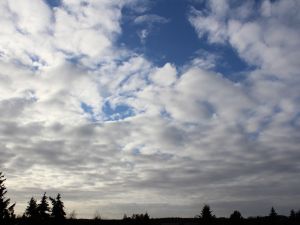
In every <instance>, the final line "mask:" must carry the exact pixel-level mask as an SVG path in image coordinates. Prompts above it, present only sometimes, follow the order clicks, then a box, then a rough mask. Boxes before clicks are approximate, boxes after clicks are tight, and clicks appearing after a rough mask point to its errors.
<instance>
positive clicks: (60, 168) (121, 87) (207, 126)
mask: <svg viewBox="0 0 300 225" xmlns="http://www.w3.org/2000/svg"><path fill="white" fill-rule="evenodd" d="M135 4H136V3H135V2H134V1H129V0H128V1H109V0H101V1H92V0H91V1H75V0H64V1H62V4H61V5H59V6H58V7H52V8H51V7H50V6H49V5H47V4H46V3H45V2H44V1H42V0H36V1H34V2H32V1H25V0H22V1H18V0H14V1H12V0H10V1H8V0H7V1H1V3H0V27H1V31H0V140H1V141H0V154H1V158H0V165H1V168H2V170H3V171H4V172H5V174H6V176H7V177H8V180H7V186H8V189H9V194H10V195H11V196H12V199H13V200H15V201H17V203H18V204H17V210H18V213H22V211H23V210H24V209H25V205H26V202H27V201H28V200H29V199H30V197H31V195H34V196H36V197H39V194H42V193H43V191H47V192H48V193H49V194H55V193H57V192H61V193H62V196H63V198H64V200H65V202H66V206H67V208H68V209H70V211H71V210H73V209H75V210H76V211H77V212H78V214H79V215H80V216H82V217H92V216H93V213H92V212H93V210H97V209H99V210H100V211H101V212H102V213H103V216H104V217H116V218H118V217H121V216H122V215H123V213H127V214H130V213H133V212H135V213H137V212H144V211H148V212H149V213H150V215H152V216H157V217H159V216H191V217H193V216H194V215H196V214H197V213H198V211H199V210H200V208H201V206H202V204H204V203H209V204H211V206H212V208H213V209H215V213H216V214H217V215H228V214H229V213H230V212H231V211H232V210H234V209H236V208H240V209H241V211H242V213H243V214H245V215H256V214H258V213H261V212H263V211H265V212H266V213H267V212H268V210H269V208H270V206H272V205H274V206H275V207H277V208H278V209H279V210H281V211H280V212H282V213H287V210H289V209H290V208H293V207H295V208H297V207H298V208H299V205H298V204H299V203H298V202H297V201H296V200H297V199H298V198H299V196H300V193H299V190H300V189H299V187H300V182H299V181H298V180H297V179H296V177H297V175H299V172H300V167H299V159H300V152H299V144H300V143H299V140H300V94H299V93H300V92H299V87H300V78H299V71H300V70H299V69H300V66H299V63H298V59H299V58H300V41H299V40H298V39H299V38H298V37H299V35H300V30H299V27H298V26H299V22H300V21H299V20H300V18H299V13H298V11H299V9H300V6H299V3H298V2H297V1H296V0H295V1H293V0H289V1H275V2H273V3H271V2H270V1H264V2H263V3H262V4H257V3H255V1H253V2H252V1H249V2H247V3H241V4H236V3H235V1H232V2H231V1H222V2H220V1H215V0H211V1H209V3H207V6H206V8H205V9H202V10H199V9H196V8H193V7H191V8H190V11H189V14H188V17H187V19H188V20H189V21H190V23H191V25H192V26H193V27H194V28H195V31H196V33H197V35H198V37H199V38H201V39H203V41H208V42H209V43H210V44H212V45H229V46H231V47H232V48H233V49H234V50H235V51H236V52H237V53H238V55H239V57H241V59H243V60H244V61H245V62H246V63H247V64H249V65H251V66H252V67H253V70H251V71H245V72H244V74H243V76H244V79H242V80H240V81H238V82H233V81H232V80H230V79H228V77H225V76H223V75H222V74H221V73H216V72H214V70H213V68H214V66H213V64H214V63H216V62H215V61H213V60H210V61H207V59H206V58H203V57H200V56H199V57H196V58H194V59H192V60H191V62H189V63H187V64H186V66H184V67H183V68H178V67H176V65H173V64H171V63H166V64H165V65H164V66H161V67H158V66H156V65H154V64H153V63H152V62H150V61H149V60H147V59H145V57H143V55H139V54H137V53H135V52H133V51H132V50H130V49H126V48H124V47H122V46H121V47H120V46H118V45H117V39H118V37H119V36H120V35H122V30H121V26H120V24H121V23H122V9H123V7H134V6H135ZM149 20H150V22H151V23H165V22H167V20H166V19H165V18H163V17H158V16H155V15H146V14H145V15H144V16H142V17H141V16H140V17H136V19H135V22H136V23H139V24H141V23H144V22H145V21H148V22H149ZM82 205H85V208H82ZM165 210H166V211H165Z"/></svg>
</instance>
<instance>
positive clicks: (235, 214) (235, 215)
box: [230, 210, 243, 221]
mask: <svg viewBox="0 0 300 225" xmlns="http://www.w3.org/2000/svg"><path fill="white" fill-rule="evenodd" d="M242 218H243V217H242V214H241V213H240V212H239V211H237V210H235V211H234V212H233V213H232V214H231V215H230V219H231V220H233V221H239V220H241V219H242Z"/></svg>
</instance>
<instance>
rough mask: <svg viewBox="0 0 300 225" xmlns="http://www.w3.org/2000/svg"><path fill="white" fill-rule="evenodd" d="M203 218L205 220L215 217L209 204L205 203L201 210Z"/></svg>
mask: <svg viewBox="0 0 300 225" xmlns="http://www.w3.org/2000/svg"><path fill="white" fill-rule="evenodd" d="M201 218H202V219H203V220H205V221H210V220H212V219H213V218H214V216H213V215H212V211H211V210H210V207H209V205H204V207H203V208H202V211H201Z"/></svg>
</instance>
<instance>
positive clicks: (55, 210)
mask: <svg viewBox="0 0 300 225" xmlns="http://www.w3.org/2000/svg"><path fill="white" fill-rule="evenodd" d="M50 200H51V203H52V213H51V216H52V217H53V218H54V219H56V220H64V219H65V217H66V212H65V210H64V207H65V206H64V203H63V202H62V201H61V196H60V194H57V196H56V199H54V198H51V197H50Z"/></svg>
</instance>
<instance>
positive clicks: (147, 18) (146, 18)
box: [134, 14, 169, 24]
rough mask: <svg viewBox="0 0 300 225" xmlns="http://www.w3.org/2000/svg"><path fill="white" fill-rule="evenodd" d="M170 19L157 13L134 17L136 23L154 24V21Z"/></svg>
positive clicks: (165, 21)
mask: <svg viewBox="0 0 300 225" xmlns="http://www.w3.org/2000/svg"><path fill="white" fill-rule="evenodd" d="M168 22H169V20H168V19H167V18H165V17H162V16H159V15H155V14H145V15H141V16H138V17H136V18H135V19H134V23H135V24H154V23H161V24H164V23H168Z"/></svg>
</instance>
